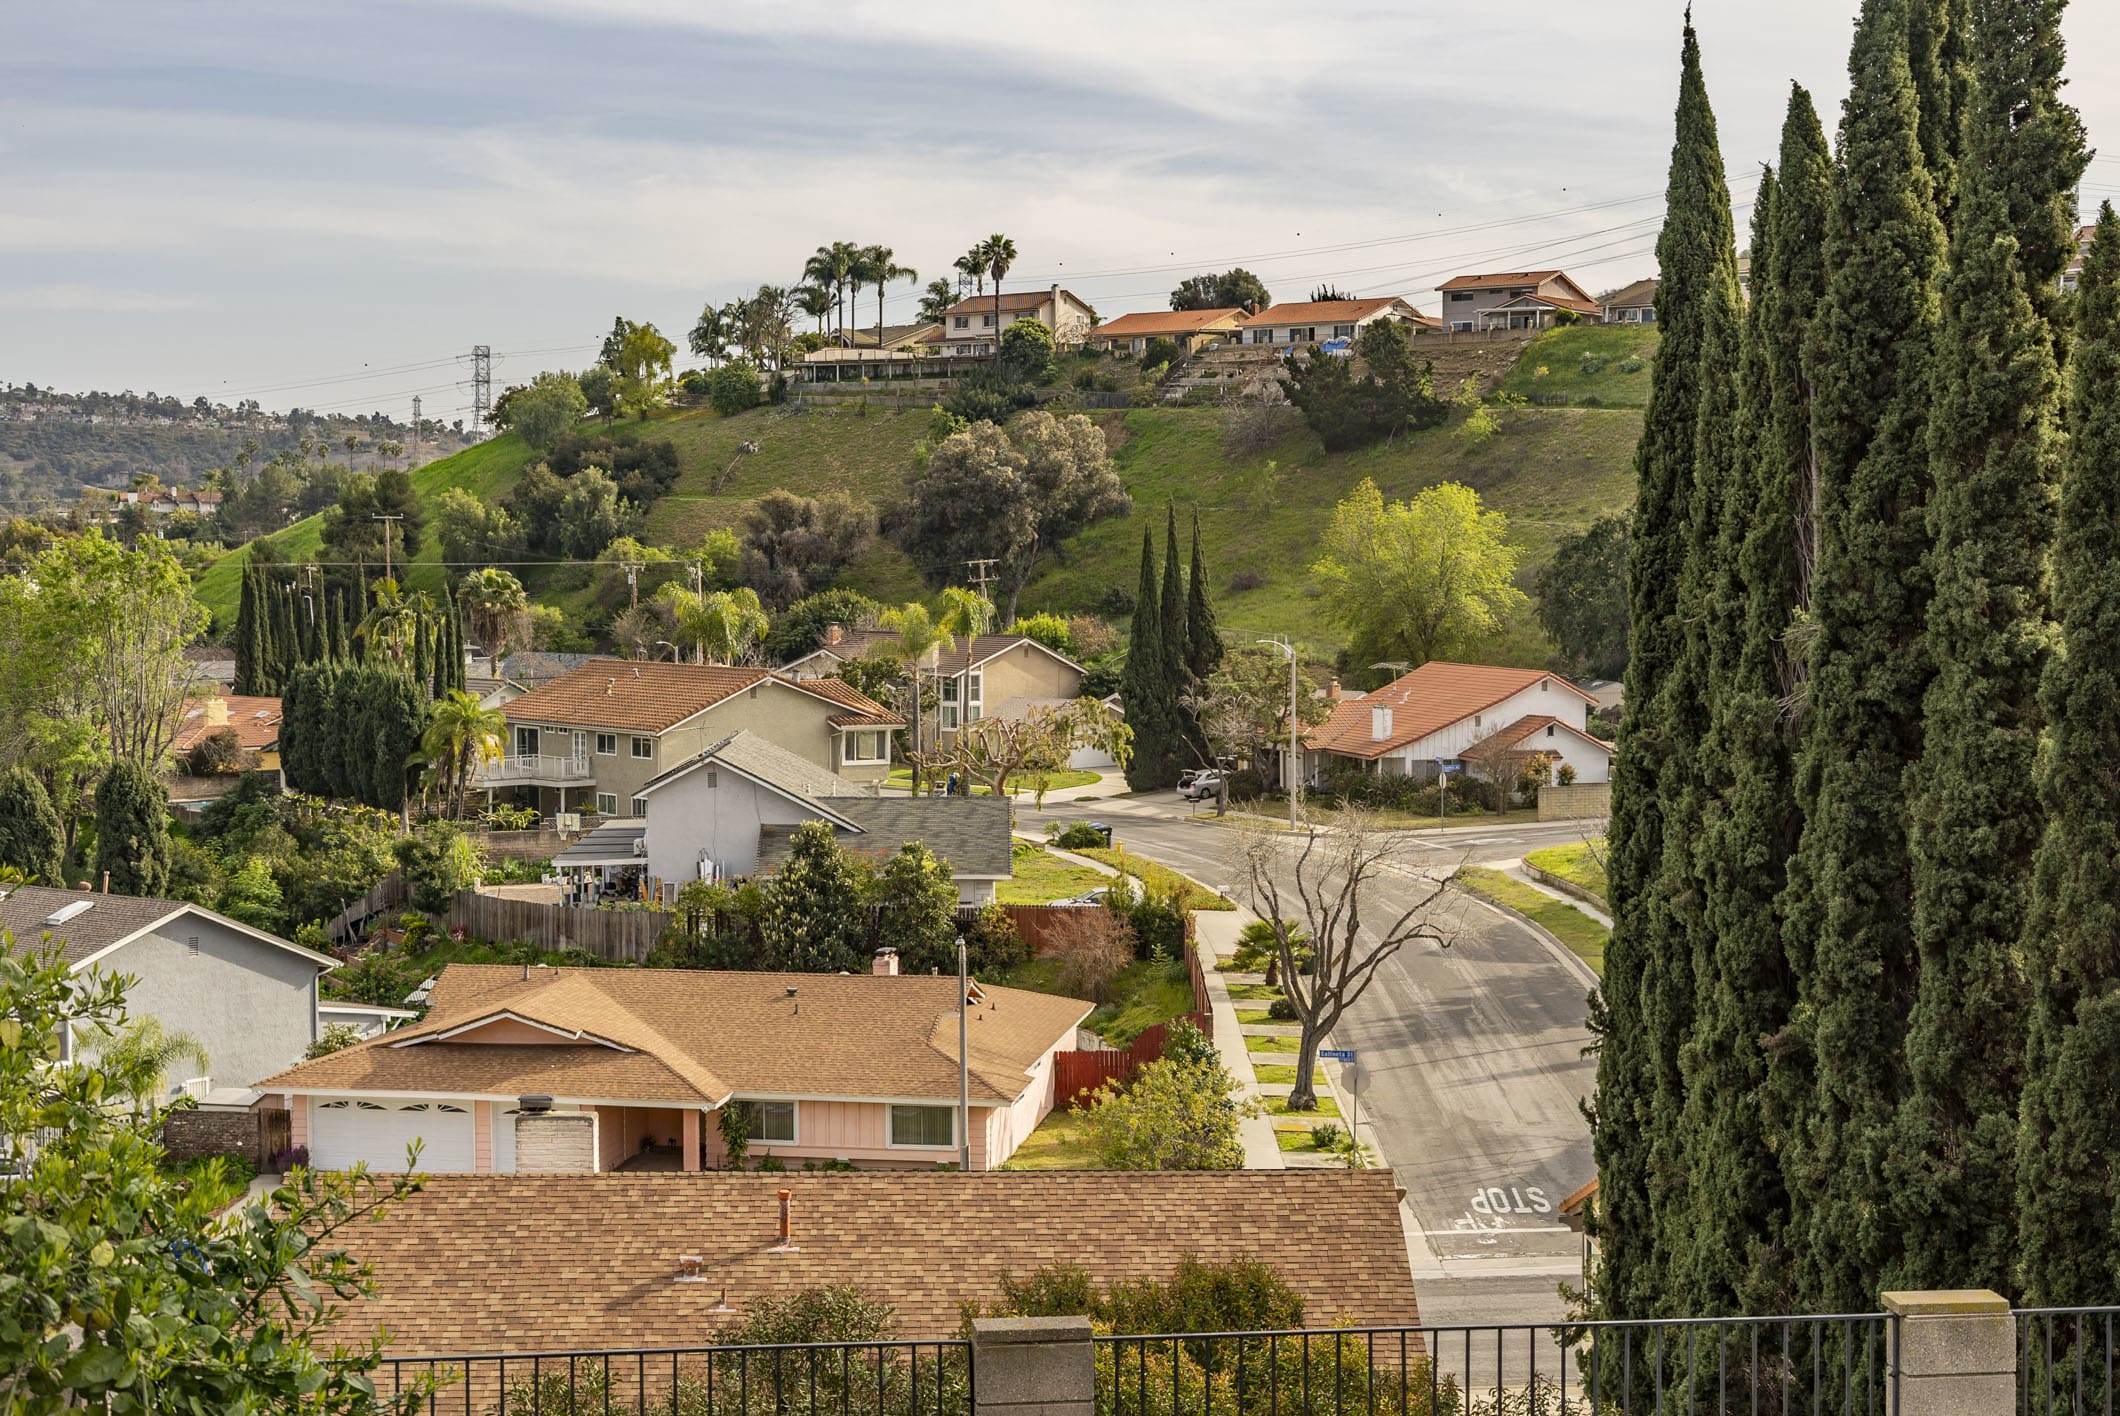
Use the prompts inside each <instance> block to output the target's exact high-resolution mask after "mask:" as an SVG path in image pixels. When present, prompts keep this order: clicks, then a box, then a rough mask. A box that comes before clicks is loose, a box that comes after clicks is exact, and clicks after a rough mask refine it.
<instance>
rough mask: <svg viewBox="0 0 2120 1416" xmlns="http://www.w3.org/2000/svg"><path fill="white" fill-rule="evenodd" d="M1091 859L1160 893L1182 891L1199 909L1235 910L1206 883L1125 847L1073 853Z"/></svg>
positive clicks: (1103, 847) (1100, 848)
mask: <svg viewBox="0 0 2120 1416" xmlns="http://www.w3.org/2000/svg"><path fill="white" fill-rule="evenodd" d="M1074 854H1076V855H1078V856H1087V857H1089V858H1090V859H1091V860H1095V861H1102V862H1103V863H1104V864H1106V865H1108V866H1111V867H1112V868H1113V869H1114V870H1123V871H1125V872H1126V873H1127V874H1128V875H1131V876H1133V877H1134V878H1135V879H1137V880H1139V881H1140V882H1141V883H1142V884H1143V885H1145V886H1147V887H1148V888H1149V889H1150V890H1153V891H1155V892H1156V893H1157V894H1159V895H1163V894H1169V893H1171V892H1173V891H1177V890H1183V891H1185V892H1186V894H1187V895H1189V896H1190V897H1191V898H1190V901H1189V903H1190V904H1191V905H1192V907H1193V908H1194V909H1196V910H1233V909H1235V908H1236V906H1235V905H1233V904H1231V903H1230V902H1229V901H1228V900H1227V899H1225V898H1223V897H1222V896H1220V895H1217V894H1216V893H1215V892H1214V891H1212V890H1210V889H1208V888H1206V887H1205V886H1203V885H1199V884H1196V883H1195V882H1193V881H1191V880H1188V879H1186V878H1185V877H1184V876H1182V875H1180V874H1178V872H1177V871H1175V870H1172V869H1171V868H1170V867H1169V866H1167V865H1159V864H1158V863H1156V862H1155V861H1152V860H1149V859H1148V858H1147V857H1145V856H1137V855H1135V854H1134V853H1133V852H1132V851H1129V850H1127V849H1126V848H1125V847H1124V846H1113V847H1105V846H1084V847H1083V848H1082V849H1080V850H1078V851H1076V852H1074Z"/></svg>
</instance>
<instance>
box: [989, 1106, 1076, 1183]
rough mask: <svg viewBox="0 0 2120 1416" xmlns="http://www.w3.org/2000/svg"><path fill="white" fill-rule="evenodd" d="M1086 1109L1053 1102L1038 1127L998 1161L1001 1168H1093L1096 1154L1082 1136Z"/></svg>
mask: <svg viewBox="0 0 2120 1416" xmlns="http://www.w3.org/2000/svg"><path fill="white" fill-rule="evenodd" d="M1087 1115H1088V1113H1087V1112H1085V1111H1077V1110H1075V1109H1074V1108H1073V1107H1068V1106H1056V1107H1054V1108H1053V1110H1052V1113H1051V1114H1050V1115H1048V1116H1047V1117H1046V1118H1045V1119H1044V1120H1043V1121H1040V1122H1039V1123H1038V1129H1037V1130H1035V1131H1033V1132H1031V1133H1030V1134H1029V1135H1028V1136H1025V1137H1024V1138H1023V1144H1022V1145H1020V1146H1018V1147H1016V1153H1015V1154H1014V1155H1012V1156H1010V1157H1009V1158H1008V1159H1007V1160H1005V1161H1003V1162H1002V1163H1001V1168H1002V1169H1003V1170H1095V1169H1096V1168H1097V1157H1096V1155H1095V1154H1094V1153H1093V1152H1092V1151H1091V1150H1090V1148H1089V1144H1088V1142H1087V1141H1086V1140H1084V1132H1085V1129H1086V1128H1085V1127H1084V1125H1083V1120H1084V1118H1085V1117H1086V1116H1087Z"/></svg>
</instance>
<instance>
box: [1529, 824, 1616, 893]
mask: <svg viewBox="0 0 2120 1416" xmlns="http://www.w3.org/2000/svg"><path fill="white" fill-rule="evenodd" d="M1524 864H1526V865H1535V866H1537V867H1538V868H1539V869H1540V870H1543V871H1545V872H1546V873H1547V874H1548V875H1558V876H1559V877H1560V878H1561V879H1563V880H1565V881H1567V882H1568V883H1569V884H1570V885H1574V886H1578V887H1580V888H1581V889H1584V890H1587V891H1589V892H1590V893H1591V894H1593V895H1595V896H1597V902H1598V903H1599V904H1600V905H1602V904H1604V903H1605V901H1606V899H1607V898H1608V896H1607V893H1606V892H1607V886H1606V884H1605V843H1604V840H1603V839H1602V838H1600V839H1598V840H1595V841H1583V842H1581V843H1580V844H1577V845H1573V846H1548V847H1546V848H1545V849H1544V850H1539V851H1530V852H1527V853H1526V854H1525V856H1524Z"/></svg>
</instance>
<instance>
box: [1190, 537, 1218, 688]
mask: <svg viewBox="0 0 2120 1416" xmlns="http://www.w3.org/2000/svg"><path fill="white" fill-rule="evenodd" d="M1185 666H1186V668H1187V669H1189V670H1191V672H1192V676H1193V681H1194V682H1195V683H1205V682H1207V680H1208V679H1210V678H1212V677H1213V676H1214V673H1215V670H1217V669H1219V668H1221V667H1222V631H1221V630H1220V629H1219V628H1218V627H1217V626H1216V624H1215V607H1214V605H1213V604H1212V603H1210V602H1209V600H1208V598H1207V566H1206V564H1205V563H1204V562H1203V561H1202V560H1201V558H1200V509H1199V508H1198V507H1194V508H1193V522H1192V574H1190V575H1189V576H1187V577H1186V580H1185Z"/></svg>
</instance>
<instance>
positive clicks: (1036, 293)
mask: <svg viewBox="0 0 2120 1416" xmlns="http://www.w3.org/2000/svg"><path fill="white" fill-rule="evenodd" d="M1018 320H1038V321H1040V322H1041V323H1043V324H1044V326H1045V327H1046V328H1047V329H1049V330H1051V331H1052V332H1053V343H1055V344H1056V345H1058V346H1059V347H1061V348H1062V349H1071V348H1074V347H1075V346H1077V345H1079V344H1081V343H1082V341H1083V340H1084V339H1086V338H1088V337H1089V332H1090V331H1091V330H1092V329H1094V328H1095V327H1096V324H1097V312H1096V311H1095V310H1093V309H1091V308H1090V305H1089V302H1088V301H1086V300H1083V299H1080V298H1078V297H1077V296H1076V295H1075V294H1074V293H1073V292H1072V291H1067V290H1062V289H1061V288H1060V287H1059V286H1057V285H1054V286H1050V287H1048V288H1046V289H1044V290H1016V291H1008V292H1004V293H1003V294H1001V295H1000V296H998V297H996V296H993V295H972V296H968V297H967V298H965V299H962V300H959V301H958V302H957V303H956V304H954V305H952V306H950V307H949V308H948V309H947V310H944V311H943V312H942V328H941V329H940V330H939V331H938V332H937V333H935V334H932V335H928V336H926V337H925V338H926V341H927V342H928V343H930V344H933V345H936V346H938V347H939V348H940V350H941V352H942V353H944V354H954V355H965V356H976V355H981V354H992V353H993V352H994V350H995V349H996V348H998V347H999V344H998V341H999V340H1000V338H1001V331H1003V330H1005V329H1007V328H1008V327H1009V326H1010V325H1012V324H1014V323H1015V322H1016V321H1018Z"/></svg>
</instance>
